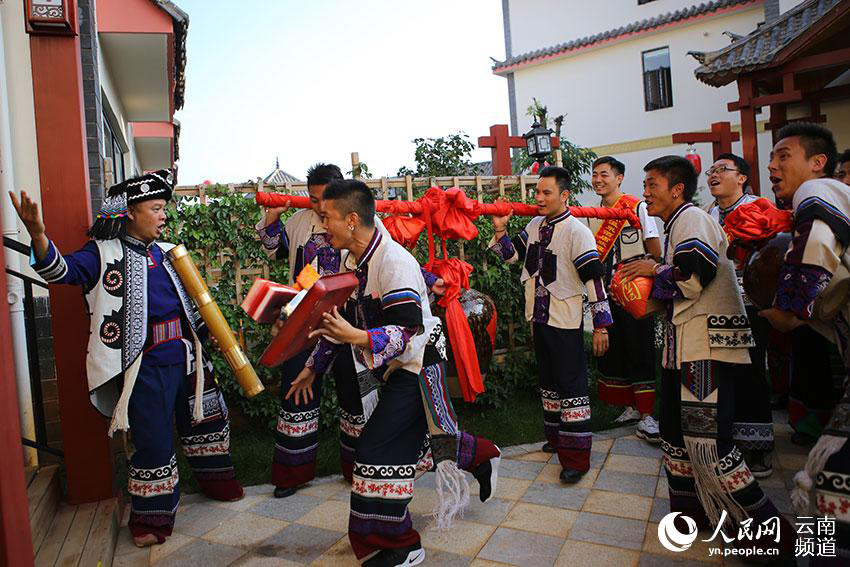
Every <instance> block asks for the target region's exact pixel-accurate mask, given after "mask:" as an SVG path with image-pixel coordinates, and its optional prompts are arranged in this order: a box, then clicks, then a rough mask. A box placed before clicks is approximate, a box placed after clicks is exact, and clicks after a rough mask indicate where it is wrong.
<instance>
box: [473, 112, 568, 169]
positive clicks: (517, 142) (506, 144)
mask: <svg viewBox="0 0 850 567" xmlns="http://www.w3.org/2000/svg"><path fill="white" fill-rule="evenodd" d="M550 142H551V144H552V149H553V150H556V149H558V148H560V147H561V139H560V138H558V137H557V136H552V138H551V140H550ZM478 147H479V148H492V149H491V150H490V151H491V153H492V155H493V157H492V162H493V175H511V173H513V171H511V169H512V168H511V165H512V164H511V148H524V147H526V145H525V138H523V137H522V136H509V135H508V125H507V124H494V125H492V126H490V135H489V136H481V137H479V138H478Z"/></svg>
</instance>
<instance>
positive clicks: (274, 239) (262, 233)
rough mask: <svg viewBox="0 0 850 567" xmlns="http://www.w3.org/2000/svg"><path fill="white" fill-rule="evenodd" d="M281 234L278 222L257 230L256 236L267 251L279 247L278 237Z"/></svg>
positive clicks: (280, 226) (281, 230)
mask: <svg viewBox="0 0 850 567" xmlns="http://www.w3.org/2000/svg"><path fill="white" fill-rule="evenodd" d="M282 232H283V229H282V225H281V222H280V221H279V220H277V221H275V222H273V223H271V224H270V225H268V226H265V227H263V228H258V229H257V236H259V237H260V242H262V243H263V246H264V247H265V248H266V249H268V250H274V249H275V248H277V247H278V246H280V237H281V233H282Z"/></svg>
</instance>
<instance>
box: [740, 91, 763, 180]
mask: <svg viewBox="0 0 850 567" xmlns="http://www.w3.org/2000/svg"><path fill="white" fill-rule="evenodd" d="M754 96H755V90H754V88H753V82H752V80H751V79H750V78H749V77H741V78H739V79H738V100H739V104H740V110H741V147H742V149H743V154H744V156H743V157H744V159H745V160H747V163H748V164H749V165H750V179H749V185H750V187H752V189H753V193H755V194H756V195H761V190H760V189H759V147H758V128H757V125H756V108H755V106H754V105H753V103H752V99H753V97H754Z"/></svg>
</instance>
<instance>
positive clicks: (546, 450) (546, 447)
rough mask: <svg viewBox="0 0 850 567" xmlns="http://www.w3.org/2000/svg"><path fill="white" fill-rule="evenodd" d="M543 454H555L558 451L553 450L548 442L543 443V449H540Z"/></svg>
mask: <svg viewBox="0 0 850 567" xmlns="http://www.w3.org/2000/svg"><path fill="white" fill-rule="evenodd" d="M541 451H543V452H544V453H557V452H558V450H557V449H555V448H554V447H553V446H552V445H551V444H550V443H549V442H548V441H546V442H545V443H543V448H542V449H541Z"/></svg>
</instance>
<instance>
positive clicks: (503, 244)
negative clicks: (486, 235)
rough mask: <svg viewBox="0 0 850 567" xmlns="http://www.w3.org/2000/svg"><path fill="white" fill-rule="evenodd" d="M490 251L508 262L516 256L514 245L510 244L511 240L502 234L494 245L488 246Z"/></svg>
mask: <svg viewBox="0 0 850 567" xmlns="http://www.w3.org/2000/svg"><path fill="white" fill-rule="evenodd" d="M494 239H495V237H494ZM490 250H492V251H493V252H495V253H496V254H498V255H499V257H500V258H502V260H505V261H507V260H510V259H511V258H513V257H514V254H516V249H515V248H514V243H513V242H511V239H510V238H509V237H508V235H507V233H505V234H503V235H502V237H501V238H500V239H499V240H496V241H495V243H494V244H493V245H492V246H490Z"/></svg>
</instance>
